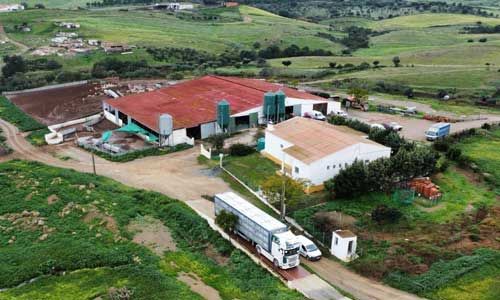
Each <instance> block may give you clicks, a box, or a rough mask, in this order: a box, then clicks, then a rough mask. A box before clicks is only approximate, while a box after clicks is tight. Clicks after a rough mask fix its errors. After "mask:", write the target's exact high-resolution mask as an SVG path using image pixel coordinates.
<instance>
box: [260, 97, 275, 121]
mask: <svg viewBox="0 0 500 300" xmlns="http://www.w3.org/2000/svg"><path fill="white" fill-rule="evenodd" d="M262 108H263V110H264V116H265V117H266V118H274V116H275V114H276V95H275V94H274V93H271V92H267V93H265V94H264V105H263V107H262Z"/></svg>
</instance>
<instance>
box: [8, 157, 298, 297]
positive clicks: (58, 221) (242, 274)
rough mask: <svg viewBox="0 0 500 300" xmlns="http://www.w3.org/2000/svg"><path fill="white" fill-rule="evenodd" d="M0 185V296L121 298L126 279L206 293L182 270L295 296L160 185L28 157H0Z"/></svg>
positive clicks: (249, 289)
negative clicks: (153, 188)
mask: <svg viewBox="0 0 500 300" xmlns="http://www.w3.org/2000/svg"><path fill="white" fill-rule="evenodd" d="M0 187H1V189H2V192H3V196H2V201H1V202H0V245H1V247H0V257H1V258H2V259H1V260H0V289H5V290H4V291H2V292H0V299H1V300H10V299H47V300H52V299H54V300H56V299H96V298H100V299H103V300H104V299H106V300H107V299H118V298H112V297H111V296H110V294H112V291H113V290H114V289H117V288H125V287H126V288H127V289H128V290H129V291H131V292H132V293H133V297H132V298H131V299H186V300H188V299H189V300H190V299H203V298H204V295H200V294H199V293H195V292H193V291H192V290H191V289H190V286H188V284H186V283H184V282H185V281H183V280H182V277H183V276H184V277H185V276H188V277H190V278H192V280H191V281H194V285H197V286H198V287H200V288H203V289H204V290H205V291H206V290H207V289H208V288H205V287H204V286H207V287H209V288H210V289H215V290H216V291H218V293H219V294H220V297H221V299H302V297H301V296H300V295H299V294H298V293H297V292H295V291H292V290H289V289H288V288H287V287H285V286H284V285H283V284H282V283H281V282H280V281H279V280H278V279H276V278H275V277H273V276H272V275H270V274H269V273H267V271H265V270H264V269H262V268H261V267H259V266H258V265H256V264H255V263H254V262H253V261H251V260H250V259H249V258H248V257H247V256H246V255H244V254H243V253H242V252H240V251H239V250H236V249H235V248H234V247H232V246H231V244H230V243H229V242H227V241H226V240H224V239H223V238H222V237H220V236H219V235H218V234H217V233H216V232H214V231H213V230H211V229H210V227H209V226H208V224H207V223H206V221H205V220H204V219H203V218H201V217H200V216H198V215H197V214H196V213H195V212H194V211H193V210H191V209H190V208H189V207H188V206H187V205H185V204H183V203H181V202H179V201H176V200H173V199H170V198H168V197H166V196H163V195H161V194H158V193H153V192H149V191H143V190H136V189H132V188H128V187H126V186H123V185H121V184H119V183H117V182H115V181H112V180H110V179H107V178H104V177H96V176H93V175H90V174H83V173H78V172H75V171H71V170H65V169H58V168H53V167H49V166H46V165H42V164H39V163H34V162H26V161H10V162H7V163H2V164H0ZM159 237H161V238H159ZM34 278H36V279H35V280H34V281H32V282H28V281H30V280H31V279H34ZM23 282H26V284H25V285H21V286H18V285H19V284H21V283H23ZM120 299H123V298H120Z"/></svg>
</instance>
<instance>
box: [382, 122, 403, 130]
mask: <svg viewBox="0 0 500 300" xmlns="http://www.w3.org/2000/svg"><path fill="white" fill-rule="evenodd" d="M382 125H383V126H384V128H385V129H388V130H389V129H390V130H394V131H401V130H403V126H401V125H399V124H398V123H396V122H389V123H384V124H382Z"/></svg>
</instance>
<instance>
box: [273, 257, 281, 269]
mask: <svg viewBox="0 0 500 300" xmlns="http://www.w3.org/2000/svg"><path fill="white" fill-rule="evenodd" d="M273 265H274V267H275V268H278V267H279V266H280V264H279V263H278V260H277V259H275V260H273Z"/></svg>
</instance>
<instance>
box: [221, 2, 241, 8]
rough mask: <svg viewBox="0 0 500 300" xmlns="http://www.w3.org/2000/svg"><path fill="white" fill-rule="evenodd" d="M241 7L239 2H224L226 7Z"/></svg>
mask: <svg viewBox="0 0 500 300" xmlns="http://www.w3.org/2000/svg"><path fill="white" fill-rule="evenodd" d="M238 5H240V4H239V3H238V2H235V1H229V2H224V7H236V6H238Z"/></svg>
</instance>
